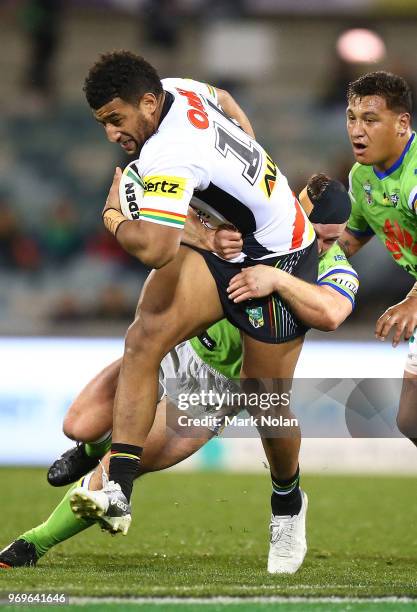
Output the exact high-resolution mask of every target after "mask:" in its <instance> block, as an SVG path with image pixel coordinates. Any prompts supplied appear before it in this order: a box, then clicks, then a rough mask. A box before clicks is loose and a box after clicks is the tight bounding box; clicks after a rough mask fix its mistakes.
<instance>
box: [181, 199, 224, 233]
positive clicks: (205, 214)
mask: <svg viewBox="0 0 417 612" xmlns="http://www.w3.org/2000/svg"><path fill="white" fill-rule="evenodd" d="M190 206H191V208H193V209H194V211H195V212H196V214H197V216H198V218H199V219H200V221H201V222H202V223H203V224H204V225H205V226H206V227H208V228H209V229H216V228H217V227H219V226H220V225H233V224H232V223H230V221H228V220H227V219H226V217H223V215H221V214H220V213H219V212H218V211H217V210H215V209H214V208H213V207H212V206H210V205H209V204H206V202H203V201H202V200H199V199H198V198H196V197H195V196H193V197H192V198H191V202H190Z"/></svg>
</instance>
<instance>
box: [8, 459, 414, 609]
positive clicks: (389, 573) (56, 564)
mask: <svg viewBox="0 0 417 612" xmlns="http://www.w3.org/2000/svg"><path fill="white" fill-rule="evenodd" d="M302 484H303V487H304V489H305V490H306V491H307V492H308V494H309V500H310V508H309V515H308V541H309V552H308V555H307V557H306V560H305V563H304V565H303V567H302V569H301V570H300V571H299V572H298V573H297V574H296V575H295V576H286V577H283V576H270V575H268V574H267V572H266V557H267V550H268V544H267V524H268V519H269V494H270V485H269V482H268V477H267V473H266V472H265V474H260V475H244V474H224V473H215V472H203V473H198V474H197V473H189V474H186V473H165V474H155V475H152V476H148V477H146V478H144V479H142V481H141V482H138V483H137V484H136V488H135V493H134V498H133V503H134V522H133V524H132V528H131V530H130V532H129V535H128V536H127V537H126V538H123V537H122V536H117V537H115V538H112V537H111V536H109V535H108V534H103V533H101V531H100V530H99V529H98V528H97V527H95V526H94V527H92V528H91V529H89V530H88V531H86V532H84V533H82V534H79V535H78V536H76V537H75V538H73V539H72V540H69V541H67V542H65V543H64V544H60V545H58V546H57V547H56V548H54V549H53V550H52V551H51V552H50V553H49V554H48V555H47V556H45V557H44V558H43V559H42V560H41V561H40V562H39V565H38V566H37V568H34V569H18V570H11V571H4V572H0V593H3V594H4V593H8V592H11V591H13V592H32V593H33V592H39V591H41V592H54V593H62V592H63V593H66V594H69V595H70V596H95V597H109V596H113V597H116V596H117V597H120V596H122V597H125V596H137V597H168V596H171V597H192V598H201V597H206V598H207V597H218V596H242V597H245V598H247V597H250V596H266V597H271V596H275V597H277V596H278V597H286V596H289V597H309V598H317V597H326V598H327V597H342V598H345V597H347V598H352V597H360V598H363V597H366V598H372V597H387V596H397V597H409V598H417V572H416V568H417V529H416V526H417V504H416V498H417V486H416V485H417V479H416V478H411V477H377V476H372V477H365V476H360V477H359V476H343V477H342V476H305V477H303V480H302ZM0 491H1V492H2V493H1V509H2V515H3V520H2V521H1V524H0V547H3V546H5V545H6V544H8V543H9V542H10V541H11V540H13V539H14V538H15V537H17V536H18V535H19V534H20V533H21V532H23V531H24V530H26V529H28V528H30V527H32V526H34V525H35V524H37V523H39V522H41V521H42V520H44V519H45V518H46V517H47V515H48V514H49V512H50V510H51V509H52V508H53V507H54V506H55V504H56V503H57V502H58V501H59V500H60V499H61V496H62V494H63V491H62V490H59V489H53V488H51V487H50V486H49V485H48V484H47V483H46V479H45V472H44V470H39V469H17V468H16V469H13V468H11V469H6V468H2V469H0ZM416 601H417V600H416ZM149 605H150V604H148V603H144V604H143V607H142V609H143V610H145V609H146V610H148V609H152V610H155V609H156V607H155V605H151V607H149ZM229 605H233V609H234V606H235V605H234V604H232V603H229ZM246 605H247V606H249V607H246V608H245V607H244V606H243V604H240V605H239V607H236V610H239V612H242V611H243V610H245V611H246V610H251V612H252V611H254V610H257V609H262V610H269V609H272V608H270V607H269V606H271V605H272V604H266V603H263V602H260V603H256V602H254V601H252V603H250V604H249V603H248V604H246ZM287 605H288V609H291V610H295V609H306V606H307V602H305V603H302V604H298V603H297V602H296V601H294V602H293V603H288V604H287ZM287 605H285V606H284V605H283V604H280V610H282V611H284V610H287ZM298 605H301V606H302V607H301V608H298ZM324 605H325V604H324V603H320V602H314V601H311V603H310V604H308V609H309V610H312V611H313V610H314V611H316V610H319V609H320V610H321V609H323V606H324ZM330 605H331V608H332V609H335V610H339V609H351V607H346V606H345V604H344V603H343V602H341V603H340V604H339V603H337V602H336V601H334V602H333V603H331V604H330ZM349 605H350V606H352V605H353V604H349ZM400 605H401V606H403V605H404V606H405V607H406V608H407V609H410V608H413V609H417V603H416V604H415V603H414V602H408V603H404V604H401V603H400V602H393V603H384V604H382V602H379V603H375V604H372V603H371V602H368V603H366V602H364V603H363V604H360V605H359V604H357V605H356V604H355V609H363V610H365V609H366V610H368V609H369V610H371V609H372V610H380V609H384V610H385V609H386V610H397V609H398V608H399V606H400ZM219 606H220V607H219ZM222 606H223V609H224V604H223V603H222V602H218V603H216V604H215V602H213V603H212V604H210V603H209V602H207V605H206V604H204V605H202V604H200V605H199V606H198V609H199V610H201V611H204V612H213V610H217V609H219V610H220V609H221V607H222ZM259 606H260V607H259ZM317 606H318V607H317ZM363 606H366V607H363ZM374 606H376V607H374ZM382 606H384V607H383V608H382ZM90 607H91V606H86V607H85V608H84V609H89V608H90ZM93 607H94V606H93ZM99 607H100V609H105V610H109V611H110V610H116V609H117V610H122V609H124V606H122V605H121V604H120V603H117V604H116V603H113V604H112V603H111V602H109V607H107V606H105V604H104V602H102V603H100V606H99ZM183 607H184V606H183V605H181V604H180V605H179V604H176V603H174V602H173V603H171V604H168V601H167V602H166V603H164V604H163V608H162V609H164V610H165V609H169V610H171V609H172V610H175V611H179V610H180V609H181V610H182V609H183ZM5 609H6V608H5ZM20 609H22V607H20ZM30 609H32V610H34V609H35V607H34V606H31V608H30ZM43 609H45V608H43ZM48 609H50V607H48ZM61 609H62V608H61ZM64 609H68V608H64ZM94 609H96V610H98V608H97V607H95V608H94ZM126 609H131V608H129V606H126ZM191 609H194V608H191V607H190V608H187V610H191ZM326 609H328V608H326Z"/></svg>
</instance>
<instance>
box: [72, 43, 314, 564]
mask: <svg viewBox="0 0 417 612" xmlns="http://www.w3.org/2000/svg"><path fill="white" fill-rule="evenodd" d="M85 92H86V97H87V100H88V103H89V105H90V107H91V108H92V110H93V112H94V116H95V118H96V120H97V121H99V122H100V123H101V124H102V125H103V127H104V130H105V132H106V135H107V137H108V139H109V140H110V141H111V142H114V143H118V144H119V145H120V146H122V148H123V149H124V150H125V151H126V152H127V153H129V154H131V155H135V156H139V157H138V159H137V162H136V165H137V169H138V173H139V175H140V176H141V177H142V179H143V180H144V181H145V184H146V185H147V189H146V190H145V194H144V198H143V202H142V206H141V213H140V218H139V220H137V221H131V220H128V219H126V218H125V217H124V216H123V215H122V213H121V211H120V201H119V195H118V183H119V180H120V174H118V172H116V175H115V178H114V182H113V186H112V188H111V190H110V193H109V197H108V200H107V203H106V206H105V209H104V211H103V218H104V223H105V225H106V227H107V228H108V229H109V230H110V231H111V232H112V233H113V234H114V235H115V236H116V239H117V240H118V242H119V244H120V245H121V246H122V247H123V248H124V249H125V250H126V251H128V252H130V253H131V254H132V255H134V256H135V257H137V258H138V259H139V260H141V261H142V262H143V263H146V264H147V265H149V266H151V267H153V268H155V270H153V272H152V273H151V274H150V275H149V277H148V279H147V281H146V283H145V285H144V287H143V290H142V294H141V296H140V299H139V304H138V309H137V313H136V318H135V320H134V322H133V323H132V325H131V326H130V327H129V329H128V331H127V334H126V339H125V351H124V355H123V360H122V365H121V369H120V376H119V380H118V387H117V394H116V399H115V406H114V415H113V416H114V418H113V423H114V429H113V442H112V449H111V452H112V456H111V459H110V467H109V478H110V483H109V485H108V486H106V487H105V488H104V489H103V492H102V495H101V497H100V496H99V495H97V496H96V497H97V499H96V500H94V501H91V503H90V501H88V504H87V503H85V504H84V500H82V499H80V508H81V511H82V512H85V513H88V514H89V515H90V516H91V512H92V507H93V506H95V510H96V512H97V514H98V513H101V512H102V511H104V512H105V513H106V514H107V516H108V518H109V520H112V521H113V523H114V525H115V526H117V528H118V529H120V530H121V531H123V532H124V533H126V532H127V530H128V527H129V524H130V521H131V509H130V504H129V500H130V496H131V491H132V486H133V480H134V478H135V476H136V475H137V474H138V473H139V472H140V457H141V454H142V451H143V447H144V445H145V443H146V439H147V436H148V434H149V431H150V429H151V427H152V424H153V422H154V419H155V410H156V403H157V393H158V369H159V364H160V363H161V360H162V359H163V357H164V355H166V354H167V353H168V352H169V351H170V350H171V349H172V348H173V347H174V346H175V345H177V344H178V343H180V342H181V341H183V340H185V339H187V338H190V337H193V336H195V335H198V334H199V333H201V332H202V331H203V330H205V329H206V328H207V327H208V326H209V325H211V324H213V323H215V322H216V321H218V320H220V319H221V318H223V317H224V316H226V317H227V318H228V320H229V321H230V322H232V323H233V324H235V325H236V326H237V327H238V328H239V329H240V330H241V331H242V340H243V348H244V358H243V365H242V371H241V376H242V377H244V378H263V379H269V380H271V381H274V386H273V390H274V392H280V393H282V392H285V391H287V390H288V386H289V384H290V381H291V379H292V377H293V373H294V369H295V366H296V363H297V359H298V356H299V354H300V351H301V347H302V344H303V339H304V335H305V332H306V331H307V328H306V326H304V325H302V324H301V323H300V322H299V321H298V319H297V318H296V317H295V316H294V315H293V313H292V312H291V310H290V309H289V308H288V307H287V306H286V305H285V303H284V302H283V300H281V299H280V298H279V296H278V295H277V294H274V296H271V297H269V298H259V299H254V300H253V301H252V302H251V303H250V307H249V306H248V305H247V304H245V303H235V302H233V301H231V300H229V298H228V294H227V287H228V284H229V282H230V280H231V279H232V278H233V277H234V276H235V275H236V274H237V273H240V271H241V269H242V267H247V266H252V265H256V264H257V263H260V262H262V263H263V264H265V265H271V266H278V265H279V266H280V268H281V269H284V270H286V271H288V272H290V273H291V274H294V275H295V276H298V277H300V278H302V279H303V280H306V281H307V282H314V281H315V280H316V278H317V246H316V244H315V237H314V230H313V228H312V226H311V224H310V223H309V221H308V219H307V217H306V215H305V213H304V211H303V210H302V208H301V206H300V204H299V202H298V200H297V199H296V198H295V196H294V194H293V193H292V191H291V189H290V188H289V186H288V183H287V180H286V178H285V177H284V176H283V175H282V174H281V173H280V171H279V170H278V168H277V166H276V165H275V163H274V162H273V160H272V159H271V158H270V157H269V156H268V155H267V154H266V152H265V151H264V150H263V148H262V147H261V145H259V143H257V142H256V141H255V140H254V139H253V138H252V137H251V136H250V135H248V133H245V132H244V131H243V130H242V129H241V128H240V127H239V126H237V125H236V123H235V122H233V121H231V120H230V118H229V116H228V114H232V115H233V113H234V111H233V109H236V104H235V103H230V99H229V103H228V98H227V97H226V96H224V98H225V101H224V102H223V106H225V108H224V109H223V110H222V109H221V108H220V107H219V106H218V98H217V92H216V90H214V89H213V88H209V87H207V86H206V85H205V84H202V83H198V82H196V81H190V80H184V79H167V80H164V81H163V82H162V83H161V81H160V79H159V77H158V75H157V73H156V71H155V70H154V69H153V68H152V66H150V65H149V64H148V63H147V62H145V61H144V60H143V59H142V58H139V57H137V56H135V55H133V54H131V53H129V52H123V51H122V52H115V53H111V54H106V55H104V56H102V57H101V58H100V60H99V61H98V62H97V63H96V64H95V65H94V66H93V67H92V68H91V70H90V71H89V74H88V76H87V79H86V83H85ZM229 105H230V106H231V107H232V110H230V109H229ZM223 111H225V112H223ZM234 118H236V119H238V117H236V116H235V117H234ZM238 120H239V119H238ZM246 131H248V130H246ZM119 172H120V171H119ZM192 196H194V197H195V196H197V197H198V198H199V200H200V201H201V207H202V208H203V207H204V204H209V205H210V206H211V207H212V208H214V209H215V210H216V211H218V212H219V213H220V214H223V216H224V217H225V218H226V219H227V220H228V221H229V222H230V223H232V224H233V225H234V226H235V227H236V228H237V229H238V230H239V231H240V232H241V233H242V237H243V248H242V253H241V255H240V257H239V258H238V261H235V262H229V261H225V260H223V259H221V258H220V257H218V256H217V255H215V254H212V253H209V252H207V251H197V250H194V249H192V248H188V247H181V248H180V241H181V235H182V229H183V225H184V223H185V219H186V214H187V210H188V205H189V203H190V200H191V197H192ZM271 385H272V383H271ZM288 413H289V410H288ZM282 414H283V416H284V417H286V416H287V413H284V408H282ZM274 435H276V436H277V437H275V438H271V437H265V436H263V437H262V443H263V446H264V449H265V452H266V455H267V459H268V462H269V465H270V468H271V474H272V479H273V485H274V490H275V491H277V492H278V493H277V495H276V496H275V497H274V499H273V503H272V506H273V507H272V511H273V514H274V515H275V516H298V517H299V525H300V529H302V525H304V520H305V512H306V505H307V504H306V502H307V500H306V497H305V495H303V494H302V492H301V491H300V489H299V486H298V482H299V472H298V454H299V447H300V432H299V429H298V428H295V427H294V428H292V429H290V428H286V429H285V432H284V431H283V430H281V431H279V430H278V429H277V430H276V431H274ZM279 436H285V437H279ZM99 497H100V499H101V501H100V502H99V501H98V498H99ZM84 506H85V507H84ZM293 553H294V554H293V556H292V558H290V559H288V568H289V571H296V569H297V567H298V566H299V565H300V563H301V562H302V559H303V557H304V553H305V550H304V548H303V546H302V545H299V546H298V545H297V547H295V549H294V550H293ZM294 568H295V569H294Z"/></svg>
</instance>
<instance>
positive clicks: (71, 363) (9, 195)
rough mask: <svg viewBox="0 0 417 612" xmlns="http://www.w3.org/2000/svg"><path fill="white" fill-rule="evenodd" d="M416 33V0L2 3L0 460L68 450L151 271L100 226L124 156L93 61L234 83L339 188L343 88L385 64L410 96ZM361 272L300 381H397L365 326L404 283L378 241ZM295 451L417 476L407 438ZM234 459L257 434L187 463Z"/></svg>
mask: <svg viewBox="0 0 417 612" xmlns="http://www.w3.org/2000/svg"><path fill="white" fill-rule="evenodd" d="M416 34H417V3H416V2H415V1H414V0H408V1H407V0H295V1H294V0H78V1H77V0H66V1H65V2H64V1H63V0H62V1H60V0H26V1H23V0H21V1H19V0H3V1H1V2H0V40H1V49H2V52H1V55H0V73H1V75H2V76H1V82H2V85H1V88H0V105H1V108H2V116H1V120H0V134H1V140H2V147H1V151H0V283H1V286H2V291H1V295H0V335H1V337H0V363H1V372H2V374H1V378H0V462H2V463H8V464H10V463H11V464H14V463H24V464H28V463H37V464H39V463H41V464H42V463H44V464H46V463H48V462H49V461H50V460H51V459H52V458H53V457H54V456H55V455H56V454H57V453H58V452H60V451H62V450H64V449H65V448H66V447H67V445H68V441H66V440H65V439H64V437H63V436H62V435H61V434H60V423H61V421H62V416H63V414H64V413H65V410H66V408H67V407H68V405H69V403H70V401H71V398H72V397H73V396H74V395H75V394H76V393H77V391H78V390H79V389H80V388H81V386H82V385H83V384H84V383H85V382H86V381H87V380H88V379H89V377H90V376H91V375H92V374H94V373H95V372H96V371H97V370H98V369H99V368H100V367H101V366H103V365H104V364H105V363H107V362H108V361H109V360H110V359H113V358H114V357H116V356H117V355H119V354H120V353H121V351H122V348H123V343H122V339H121V338H122V336H123V333H124V331H125V329H126V327H127V325H128V323H129V321H130V320H131V318H132V315H133V312H134V308H135V304H136V300H137V296H138V293H139V290H140V287H141V284H142V282H143V279H144V278H145V276H146V273H147V271H146V270H145V269H144V268H143V267H142V266H141V264H140V263H139V262H138V261H135V260H134V259H132V258H130V257H129V256H127V255H126V254H125V253H124V252H122V251H121V250H120V248H119V247H118V245H117V243H116V242H115V240H113V238H112V237H111V236H110V235H109V234H108V233H107V232H105V230H104V228H103V226H102V223H101V219H100V211H101V208H102V205H103V202H104V199H105V196H106V193H107V189H108V186H109V184H110V182H111V177H112V173H113V170H114V166H115V165H116V164H122V165H123V164H124V163H125V161H126V160H125V159H124V158H123V157H122V155H123V154H122V153H118V151H117V148H116V147H114V146H111V145H110V144H109V143H107V142H106V140H105V138H104V134H103V133H102V129H101V127H99V126H98V125H97V124H96V123H95V122H94V121H93V120H92V118H91V114H90V111H89V108H88V106H87V104H86V102H85V100H84V97H83V92H82V84H83V80H84V77H85V74H86V72H87V70H88V68H89V67H90V65H91V64H92V62H94V61H95V59H96V57H97V56H98V54H99V53H100V52H103V51H106V50H111V49H117V48H129V49H131V50H133V51H135V52H138V53H140V54H142V55H144V56H145V57H146V58H147V59H149V60H150V61H151V63H153V64H154V65H155V66H156V67H157V68H158V69H159V72H160V74H161V77H164V76H189V77H193V78H196V79H198V80H206V81H208V82H210V83H212V84H214V85H217V86H219V87H224V88H226V89H228V90H230V91H231V92H232V93H233V95H234V96H235V97H236V98H237V99H238V101H239V102H240V104H241V105H242V106H243V107H244V109H245V110H246V111H247V113H248V115H249V117H250V118H251V119H252V121H253V125H254V127H255V131H256V134H257V137H258V140H259V141H260V142H261V143H262V144H263V145H264V146H265V148H266V149H267V150H268V151H269V152H270V154H271V155H272V157H273V158H274V159H275V160H276V161H277V163H278V165H279V167H280V169H281V170H282V171H283V172H284V173H285V174H286V175H287V177H288V178H289V181H290V184H291V185H292V186H293V188H294V190H300V189H301V188H302V187H303V186H304V184H305V183H306V180H307V178H308V177H309V176H310V175H311V174H312V173H313V172H316V171H324V172H327V173H329V174H331V175H332V176H334V177H338V178H339V179H340V180H342V181H343V182H345V183H346V180H347V173H348V170H349V168H350V166H351V165H352V155H351V152H350V147H349V144H348V141H347V136H346V133H345V90H346V85H347V83H348V82H349V81H350V80H352V79H353V78H356V77H357V76H359V75H360V74H362V73H364V72H367V71H369V70H373V69H378V68H383V69H389V70H392V71H394V72H397V73H399V74H402V75H403V76H404V77H405V78H407V79H408V81H409V82H410V83H411V85H412V86H413V88H414V89H416V88H417V72H416V66H415V53H414V49H415V41H416ZM354 265H355V267H356V269H357V271H358V272H359V273H360V277H361V289H360V294H359V297H358V304H357V307H356V309H355V312H354V313H353V315H352V316H351V318H350V320H349V321H348V322H347V323H345V324H344V325H343V326H342V328H341V329H340V330H338V331H337V332H334V333H332V334H331V335H326V334H323V333H318V332H317V333H316V332H315V333H312V334H311V335H310V337H309V339H308V341H307V343H306V347H305V351H304V354H303V356H302V360H301V363H300V368H299V370H298V375H299V376H306V377H308V376H318V377H325V376H336V377H344V376H362V377H365V376H375V377H393V378H394V377H401V375H402V366H403V362H404V359H405V354H406V347H405V346H402V347H401V348H398V349H396V351H394V350H393V349H391V348H390V347H389V346H384V345H377V344H376V341H374V340H373V326H374V322H375V320H376V318H377V317H378V316H379V315H380V314H381V313H382V312H383V310H385V308H387V307H388V306H389V305H391V304H392V303H394V302H396V301H399V300H400V299H402V297H403V295H404V293H405V292H406V291H407V289H408V287H409V285H410V279H409V277H408V276H407V275H406V274H405V273H403V272H402V271H401V270H400V268H399V267H397V266H395V264H394V263H392V261H391V259H390V258H389V257H388V255H387V254H386V253H385V251H384V249H383V248H382V246H381V245H380V244H379V243H377V242H376V241H373V243H372V244H371V245H368V246H367V247H366V249H365V250H364V251H363V253H361V254H360V255H358V256H357V257H356V258H355V259H354ZM318 355H319V360H318V359H317V356H318ZM318 362H319V365H320V367H318V365H317V364H318ZM312 364H314V368H315V369H314V373H313V372H312ZM353 364H354V366H355V368H356V369H355V371H354V372H353V371H352V365H353ZM34 434H36V435H34ZM16 439H19V440H20V441H21V442H22V441H23V443H20V444H19V445H18V446H17V445H16V444H15V440H16ZM34 439H35V440H34ZM39 439H41V440H42V444H41V445H39V443H37V442H38V440H39ZM33 441H34V443H32V442H33ZM254 445H255V447H256V448H255V447H254ZM40 447H41V448H40ZM254 448H255V451H256V453H257V455H256V456H257V457H259V459H258V460H257V461H256V462H255V463H256V464H255V463H254V461H253V454H252V451H253V449H254ZM255 451H254V452H255ZM336 451H337V452H336ZM303 452H304V467H305V469H310V470H313V471H322V470H339V471H340V470H345V471H346V470H347V471H349V470H353V471H355V470H362V471H367V470H380V471H381V470H382V471H387V470H393V469H394V470H400V471H403V470H405V469H406V470H408V471H415V470H416V469H417V462H416V460H415V456H414V454H415V450H414V449H413V448H412V446H411V444H410V443H408V442H407V441H405V440H400V439H395V440H394V439H393V440H384V441H382V442H381V441H378V440H373V441H372V442H370V441H367V440H346V441H345V442H344V444H342V445H341V444H340V442H339V441H338V440H331V439H328V440H326V441H320V440H307V441H306V442H305V444H304V450H303ZM231 453H233V456H234V467H235V468H236V467H238V468H239V467H240V468H242V469H262V452H261V451H260V449H259V447H258V446H257V441H255V440H253V439H252V440H233V441H231V440H225V441H224V442H219V441H215V442H214V443H212V444H210V445H208V446H207V449H205V450H203V452H202V453H201V454H200V455H199V456H198V457H197V458H195V459H194V460H193V461H191V462H189V463H188V464H187V465H188V466H191V467H199V468H201V467H204V468H207V467H216V468H219V467H220V468H221V467H228V466H229V460H230V457H231ZM248 457H249V458H250V464H249V463H248Z"/></svg>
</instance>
